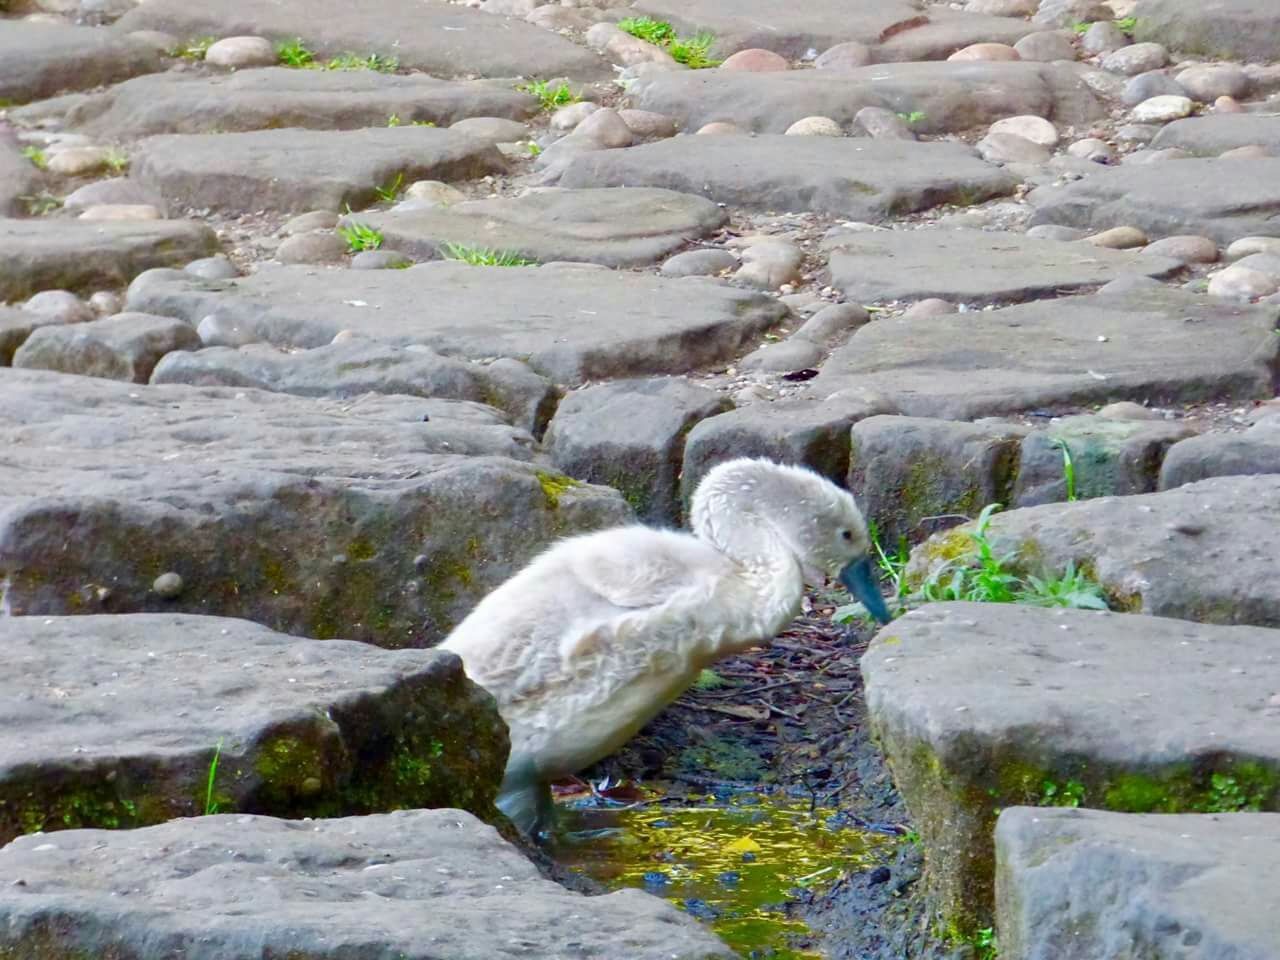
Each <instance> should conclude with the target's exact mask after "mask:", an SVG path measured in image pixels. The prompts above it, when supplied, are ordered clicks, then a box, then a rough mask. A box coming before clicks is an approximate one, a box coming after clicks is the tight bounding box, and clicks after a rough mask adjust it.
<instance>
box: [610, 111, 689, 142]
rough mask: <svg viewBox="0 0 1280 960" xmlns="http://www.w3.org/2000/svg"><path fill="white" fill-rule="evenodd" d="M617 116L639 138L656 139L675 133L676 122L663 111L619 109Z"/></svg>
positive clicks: (671, 135) (672, 135)
mask: <svg viewBox="0 0 1280 960" xmlns="http://www.w3.org/2000/svg"><path fill="white" fill-rule="evenodd" d="M618 116H620V117H621V118H622V122H623V123H625V124H626V125H627V126H628V127H629V128H630V130H631V132H632V133H633V134H635V135H636V136H637V137H638V138H640V139H641V140H658V139H661V138H665V137H674V136H675V135H676V122H675V120H673V119H672V118H671V117H669V116H667V115H666V114H665V113H654V112H653V111H652V110H619V111H618Z"/></svg>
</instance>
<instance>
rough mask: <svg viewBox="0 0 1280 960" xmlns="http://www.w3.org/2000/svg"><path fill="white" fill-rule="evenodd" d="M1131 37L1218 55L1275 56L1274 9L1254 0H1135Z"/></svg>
mask: <svg viewBox="0 0 1280 960" xmlns="http://www.w3.org/2000/svg"><path fill="white" fill-rule="evenodd" d="M1133 15H1134V17H1135V18H1136V19H1137V26H1136V27H1135V28H1134V37H1135V38H1136V39H1138V40H1158V41H1159V42H1161V43H1163V44H1165V45H1166V46H1168V47H1169V48H1170V49H1172V50H1178V51H1180V52H1182V53H1191V54H1199V55H1201V56H1206V57H1212V58H1216V59H1221V60H1244V61H1254V62H1259V61H1262V62H1265V61H1273V60H1280V34H1277V32H1276V29H1275V26H1276V20H1275V10H1274V9H1272V8H1270V7H1267V6H1266V5H1262V6H1259V5H1258V4H1257V3H1254V2H1253V0H1218V2H1216V3H1214V5H1213V6H1212V7H1205V6H1202V5H1200V4H1198V3H1196V0H1138V3H1137V5H1136V6H1135V7H1134V10H1133Z"/></svg>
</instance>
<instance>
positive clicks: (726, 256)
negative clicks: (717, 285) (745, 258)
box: [662, 249, 738, 277]
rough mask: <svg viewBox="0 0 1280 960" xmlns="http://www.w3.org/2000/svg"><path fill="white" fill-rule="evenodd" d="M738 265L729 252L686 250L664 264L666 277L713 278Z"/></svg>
mask: <svg viewBox="0 0 1280 960" xmlns="http://www.w3.org/2000/svg"><path fill="white" fill-rule="evenodd" d="M737 265H738V258H737V257H735V256H734V255H733V254H732V253H730V252H729V251H728V250H712V249H709V250H686V251H685V252H684V253H677V254H676V255H675V256H674V257H671V258H669V259H668V260H666V262H664V263H663V264H662V275H663V276H664V277H712V276H715V275H716V274H718V273H723V272H724V271H726V270H732V269H733V268H734V267H736V266H737Z"/></svg>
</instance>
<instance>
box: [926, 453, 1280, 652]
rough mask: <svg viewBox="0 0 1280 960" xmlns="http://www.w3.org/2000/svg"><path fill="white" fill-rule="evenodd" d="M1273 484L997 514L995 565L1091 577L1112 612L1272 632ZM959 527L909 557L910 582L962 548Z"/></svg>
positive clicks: (1278, 597)
mask: <svg viewBox="0 0 1280 960" xmlns="http://www.w3.org/2000/svg"><path fill="white" fill-rule="evenodd" d="M1278 508H1280V476H1277V475H1274V474H1269V475H1263V476H1254V477H1214V478H1211V479H1208V480H1202V481H1199V482H1198V483H1190V484H1186V485H1185V486H1181V487H1176V488H1174V489H1172V490H1164V491H1161V492H1159V493H1146V494H1141V495H1138V496H1127V497H1100V498H1097V499H1094V500H1081V501H1078V502H1075V503H1054V504H1046V505H1043V506H1038V507H1027V508H1025V509H1021V510H1011V511H1009V512H1008V513H998V514H996V515H995V516H994V517H993V518H992V520H991V525H990V527H989V528H988V535H989V536H990V538H991V542H992V543H993V544H994V547H993V549H994V550H995V552H996V553H997V555H1000V554H1004V553H1008V552H1013V553H1014V554H1015V563H1016V565H1018V566H1020V567H1023V568H1025V569H1026V570H1027V571H1028V572H1031V573H1036V574H1039V572H1040V571H1039V570H1038V569H1037V568H1045V570H1047V571H1049V572H1053V571H1060V570H1062V569H1064V568H1065V567H1066V565H1067V563H1068V562H1069V561H1072V560H1074V561H1075V565H1076V567H1077V569H1085V570H1089V571H1091V573H1092V575H1093V576H1094V577H1095V578H1096V579H1097V580H1098V581H1099V582H1100V583H1101V584H1102V586H1103V589H1104V590H1105V591H1106V593H1107V595H1108V598H1109V600H1110V603H1111V605H1112V607H1113V608H1115V609H1123V610H1131V611H1134V612H1138V613H1147V614H1151V615H1152V616H1158V617H1180V618H1182V619H1185V620H1197V621H1202V622H1206V623H1222V624H1235V623H1248V624H1256V625H1260V626H1267V627H1280V583H1277V581H1276V578H1275V570H1274V564H1273V559H1274V557H1275V556H1276V551H1277V550H1280V513H1277V509H1278ZM964 529H965V528H963V527H960V528H956V529H955V530H952V531H948V532H947V533H944V534H937V535H935V536H934V537H933V538H931V539H930V540H928V541H926V542H925V544H924V545H923V546H921V547H920V548H918V549H917V551H916V552H915V553H914V554H913V556H912V560H911V579H912V582H913V583H918V582H919V581H920V580H921V579H922V578H923V577H924V576H925V575H926V571H928V570H935V569H937V568H938V567H939V566H941V565H942V564H943V563H944V562H945V561H946V557H947V556H950V555H952V554H950V553H949V551H952V550H954V549H955V548H957V547H958V546H960V545H961V544H962V543H964V542H967V541H968V537H967V535H966V534H965V533H964V532H963V531H964Z"/></svg>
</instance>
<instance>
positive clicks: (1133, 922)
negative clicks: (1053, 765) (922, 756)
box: [995, 807, 1280, 960]
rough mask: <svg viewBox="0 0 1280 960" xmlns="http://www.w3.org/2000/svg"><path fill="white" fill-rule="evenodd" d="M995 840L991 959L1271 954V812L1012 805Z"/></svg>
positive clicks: (1279, 828)
mask: <svg viewBox="0 0 1280 960" xmlns="http://www.w3.org/2000/svg"><path fill="white" fill-rule="evenodd" d="M995 838H996V922H997V924H998V925H999V929H1000V950H1001V953H1002V955H1005V956H1009V957H1014V958H1017V960H1049V958H1051V957H1052V958H1054V960H1090V958H1093V957H1107V956H1117V955H1123V952H1124V951H1125V950H1129V949H1132V948H1133V946H1134V945H1136V944H1141V947H1140V949H1144V950H1147V951H1148V952H1149V955H1150V956H1151V957H1153V958H1159V960H1164V958H1170V957H1176V956H1179V955H1180V954H1184V953H1186V952H1187V950H1188V949H1194V950H1196V951H1197V952H1200V953H1201V954H1202V955H1204V956H1206V957H1238V958H1240V960H1270V958H1271V957H1274V956H1275V945H1276V944H1277V943H1280V919H1277V915H1276V911H1275V910H1274V909H1273V903H1272V901H1271V900H1270V896H1269V893H1268V891H1270V890H1272V889H1274V888H1275V887H1276V885H1277V884H1280V871H1278V869H1277V864H1280V816H1276V815H1274V814H1265V813H1263V814H1258V813H1253V814H1249V813H1227V814H1215V815H1213V816H1204V815H1202V814H1201V815H1197V814H1181V815H1177V814H1175V815H1172V816H1171V815H1168V814H1120V813H1107V812H1103V811H1098V810H1065V809H1053V810H1042V809H1035V808H1031V807H1011V808H1009V809H1007V810H1005V811H1004V812H1003V813H1001V814H1000V818H999V819H998V820H997V821H996V833H995ZM1100 878H1105V880H1104V882H1099V880H1100ZM1117 890H1123V891H1124V896H1115V895H1114V891H1117Z"/></svg>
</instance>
